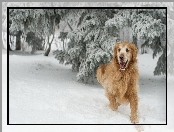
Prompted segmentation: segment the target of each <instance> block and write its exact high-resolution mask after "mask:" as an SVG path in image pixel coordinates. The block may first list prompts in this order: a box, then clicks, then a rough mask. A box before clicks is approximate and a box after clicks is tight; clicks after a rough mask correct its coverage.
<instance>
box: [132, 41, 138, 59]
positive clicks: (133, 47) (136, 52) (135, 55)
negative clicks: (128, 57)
mask: <svg viewBox="0 0 174 132" xmlns="http://www.w3.org/2000/svg"><path fill="white" fill-rule="evenodd" d="M130 48H131V49H132V61H133V62H134V61H136V59H137V54H138V49H137V47H136V45H135V44H130Z"/></svg>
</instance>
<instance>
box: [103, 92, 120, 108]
mask: <svg viewBox="0 0 174 132" xmlns="http://www.w3.org/2000/svg"><path fill="white" fill-rule="evenodd" d="M106 96H107V98H108V100H109V107H110V108H111V109H112V110H113V111H115V110H117V109H118V103H117V102H116V96H115V95H114V94H112V93H110V92H109V91H107V90H106Z"/></svg>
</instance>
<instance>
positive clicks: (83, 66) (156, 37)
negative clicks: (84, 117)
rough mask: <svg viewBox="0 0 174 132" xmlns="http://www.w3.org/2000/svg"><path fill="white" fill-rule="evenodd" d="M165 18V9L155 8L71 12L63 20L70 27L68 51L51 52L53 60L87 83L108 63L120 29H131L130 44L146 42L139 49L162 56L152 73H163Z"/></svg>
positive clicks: (164, 68)
mask: <svg viewBox="0 0 174 132" xmlns="http://www.w3.org/2000/svg"><path fill="white" fill-rule="evenodd" d="M165 17H166V14H165V10H158V9H151V10H149V9H131V10H128V9H121V10H120V9H115V10H109V9H108V10H107V9H106V10H100V9H95V10H92V9H91V10H71V11H69V12H68V13H66V15H65V17H64V20H65V21H66V22H67V23H68V25H69V26H70V27H71V32H69V33H68V38H69V39H70V42H69V43H68V49H67V51H62V50H61V51H60V50H57V51H55V54H56V58H57V59H58V60H59V61H60V62H61V63H66V64H72V69H73V70H75V71H78V73H77V79H78V80H80V81H82V82H85V83H87V82H89V81H90V80H93V79H94V76H95V72H96V68H97V67H98V66H99V65H101V64H104V63H107V62H109V61H110V60H111V57H112V48H113V45H114V44H115V42H117V41H120V40H121V38H120V30H121V29H123V28H124V27H127V28H130V29H132V37H133V38H132V39H131V41H135V42H136V40H137V39H138V38H141V39H144V40H146V41H145V43H144V44H143V45H142V47H144V46H146V47H149V48H151V49H152V50H153V58H154V57H156V56H157V54H159V53H162V54H161V56H160V58H159V60H158V62H157V66H156V68H155V71H154V74H155V75H160V74H161V73H162V74H165V72H166V67H165V66H166V61H165V60H166V52H165V48H166V43H165V42H166V38H165V32H166V23H165V19H166V18H165ZM135 44H136V43H135Z"/></svg>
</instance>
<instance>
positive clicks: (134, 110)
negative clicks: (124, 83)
mask: <svg viewBox="0 0 174 132" xmlns="http://www.w3.org/2000/svg"><path fill="white" fill-rule="evenodd" d="M129 102H130V108H131V117H130V120H131V122H132V123H138V96H137V93H132V94H131V95H129Z"/></svg>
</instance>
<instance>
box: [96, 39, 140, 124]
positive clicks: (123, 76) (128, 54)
mask: <svg viewBox="0 0 174 132" xmlns="http://www.w3.org/2000/svg"><path fill="white" fill-rule="evenodd" d="M137 53H138V50H137V48H136V46H135V44H132V43H128V42H120V43H117V44H116V45H115V47H114V53H113V58H112V60H111V61H110V62H109V63H107V64H104V65H102V66H99V67H98V69H97V75H96V76H97V80H98V81H99V83H100V84H101V85H102V86H103V87H104V88H105V91H106V96H107V98H108V100H109V102H110V104H109V106H110V108H111V109H112V110H117V108H118V106H119V105H120V104H122V103H124V102H127V103H130V108H131V116H130V120H131V122H132V123H138V95H137V92H138V91H137V90H138V88H137V87H138V79H139V73H138V68H137V59H136V57H137ZM120 56H123V57H124V59H123V60H124V61H127V63H126V67H125V69H124V68H123V70H122V69H121V68H120V59H119V57H120Z"/></svg>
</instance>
